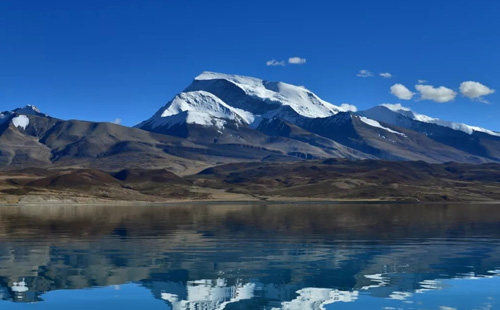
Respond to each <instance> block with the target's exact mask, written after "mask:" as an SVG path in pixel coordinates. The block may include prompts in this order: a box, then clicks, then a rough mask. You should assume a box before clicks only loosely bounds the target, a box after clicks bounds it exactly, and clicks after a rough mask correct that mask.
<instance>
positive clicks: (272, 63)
mask: <svg viewBox="0 0 500 310" xmlns="http://www.w3.org/2000/svg"><path fill="white" fill-rule="evenodd" d="M266 66H268V67H275V66H282V67H284V66H285V61H284V60H280V61H277V60H276V59H271V60H268V61H266Z"/></svg>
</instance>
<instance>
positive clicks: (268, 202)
mask: <svg viewBox="0 0 500 310" xmlns="http://www.w3.org/2000/svg"><path fill="white" fill-rule="evenodd" d="M263 198H268V199H239V200H227V199H226V200H217V199H205V200H203V199H201V200H170V201H141V200H137V201H123V200H107V201H103V200H102V201H89V202H83V201H81V202H76V201H62V200H61V201H39V202H17V203H3V202H0V208H2V207H37V206H60V207H64V206H109V207H113V206H115V207H119V206H141V207H143V206H165V207H167V206H178V205H256V204H258V205H287V204H290V205H297V204H307V205H315V204H319V205H346V204H348V205H355V204H366V205H379V204H381V205H395V204H401V205H411V204H421V205H445V204H447V205H451V204H456V205H467V204H481V205H487V204H492V205H495V204H499V205H500V201H447V202H443V201H415V200H377V199H349V200H342V199H323V198H312V199H307V198H284V199H283V198H279V199H276V198H275V197H263Z"/></svg>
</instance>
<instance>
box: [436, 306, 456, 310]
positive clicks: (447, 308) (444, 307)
mask: <svg viewBox="0 0 500 310" xmlns="http://www.w3.org/2000/svg"><path fill="white" fill-rule="evenodd" d="M439 310H457V308H454V307H448V306H441V307H439Z"/></svg>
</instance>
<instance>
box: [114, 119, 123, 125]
mask: <svg viewBox="0 0 500 310" xmlns="http://www.w3.org/2000/svg"><path fill="white" fill-rule="evenodd" d="M121 123H122V119H121V118H118V117H117V118H116V119H115V120H114V121H113V124H117V125H120V124H121Z"/></svg>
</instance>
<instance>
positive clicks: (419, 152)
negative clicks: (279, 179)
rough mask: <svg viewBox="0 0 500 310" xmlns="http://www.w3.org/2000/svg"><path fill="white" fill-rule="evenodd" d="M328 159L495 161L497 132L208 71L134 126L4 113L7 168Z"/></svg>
mask: <svg viewBox="0 0 500 310" xmlns="http://www.w3.org/2000/svg"><path fill="white" fill-rule="evenodd" d="M327 158H347V159H383V160H403V161H418V160H422V161H426V162H429V163H444V162H451V161H455V162H463V163H475V164H478V163H487V162H500V133H497V132H495V131H492V130H488V129H485V128H481V127H476V126H470V125H466V124H462V123H454V122H448V121H442V120H439V119H436V118H433V117H429V116H426V115H423V114H418V113H416V112H414V111H412V110H411V109H409V108H406V107H403V106H402V105H400V104H393V105H390V104H382V105H379V106H375V107H373V108H371V109H368V110H364V111H358V112H353V111H351V109H349V108H345V107H339V106H336V105H333V104H331V103H329V102H327V101H325V100H323V99H321V98H320V97H319V96H317V95H316V94H314V93H313V92H311V91H309V90H308V89H306V88H305V87H303V86H295V85H292V84H288V83H284V82H270V81H265V80H261V79H257V78H252V77H246V76H241V75H229V74H222V73H215V72H208V71H206V72H203V73H201V74H200V75H198V76H197V77H195V79H194V80H193V81H192V83H191V84H190V85H188V86H187V87H186V88H185V89H184V90H183V91H181V92H180V93H179V94H177V95H176V96H174V98H173V99H172V100H170V101H169V102H167V104H165V105H164V106H162V107H161V108H160V109H159V110H158V111H157V112H156V113H154V114H153V116H152V117H150V118H149V119H147V120H145V121H143V122H141V123H139V124H138V125H136V126H134V127H126V126H121V125H117V124H112V123H99V122H90V121H80V120H61V119H57V118H54V117H51V116H49V115H47V114H44V113H42V112H40V110H39V109H38V108H36V107H34V106H31V105H28V106H26V107H23V108H18V109H15V110H12V111H6V112H1V113H0V167H4V168H5V167H10V166H12V167H17V168H19V167H26V166H30V165H35V166H37V165H42V166H51V165H52V166H55V167H65V166H77V167H82V168H98V169H104V170H117V169H119V168H144V167H150V168H155V169H156V168H158V169H160V168H167V169H170V170H173V171H175V172H177V173H187V172H182V171H195V170H196V169H198V171H199V169H202V168H204V167H209V166H214V165H218V164H224V163H231V162H241V161H265V160H270V159H272V160H273V161H276V160H277V161H294V160H297V159H298V160H302V159H327ZM144 159H147V160H146V161H145V160H144ZM193 167H198V168H196V169H195V170H193Z"/></svg>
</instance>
